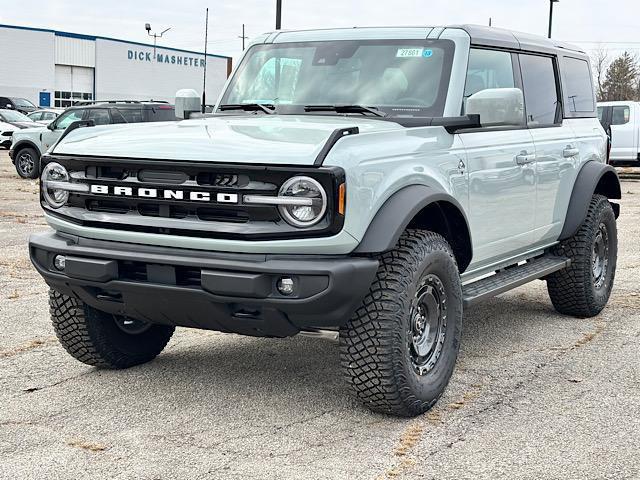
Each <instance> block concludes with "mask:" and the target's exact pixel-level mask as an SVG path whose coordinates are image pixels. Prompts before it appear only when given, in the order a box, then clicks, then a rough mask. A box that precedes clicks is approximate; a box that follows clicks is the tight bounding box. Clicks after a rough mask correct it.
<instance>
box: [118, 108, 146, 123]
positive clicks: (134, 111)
mask: <svg viewBox="0 0 640 480" xmlns="http://www.w3.org/2000/svg"><path fill="white" fill-rule="evenodd" d="M118 112H120V115H122V116H123V117H124V119H125V120H126V121H127V123H140V122H142V110H140V109H139V108H123V109H122V110H118Z"/></svg>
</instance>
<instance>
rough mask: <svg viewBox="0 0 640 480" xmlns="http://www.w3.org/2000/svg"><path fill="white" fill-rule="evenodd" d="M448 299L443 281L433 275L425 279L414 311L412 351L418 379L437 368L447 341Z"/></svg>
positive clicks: (411, 331) (412, 318)
mask: <svg viewBox="0 0 640 480" xmlns="http://www.w3.org/2000/svg"><path fill="white" fill-rule="evenodd" d="M446 326H447V295H446V293H445V289H444V285H443V284H442V281H441V280H440V279H439V278H438V277H437V276H436V275H433V274H429V275H427V276H426V277H424V278H423V279H422V281H421V282H420V285H419V286H418V288H417V290H416V294H415V297H414V300H413V304H412V307H411V314H410V317H409V331H408V349H409V356H410V358H411V364H412V366H413V369H414V371H415V372H416V373H417V374H418V375H426V374H427V373H429V372H430V371H431V370H432V369H433V367H434V366H435V365H436V362H437V361H438V358H439V357H440V354H441V353H442V347H443V344H444V339H445V332H446Z"/></svg>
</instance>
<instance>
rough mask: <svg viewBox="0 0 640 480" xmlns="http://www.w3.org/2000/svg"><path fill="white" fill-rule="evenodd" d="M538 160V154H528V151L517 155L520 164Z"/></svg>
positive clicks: (517, 161)
mask: <svg viewBox="0 0 640 480" xmlns="http://www.w3.org/2000/svg"><path fill="white" fill-rule="evenodd" d="M535 161H536V156H535V155H533V154H528V153H527V152H522V153H519V154H518V155H516V163H517V164H518V165H527V164H528V163H533V162H535Z"/></svg>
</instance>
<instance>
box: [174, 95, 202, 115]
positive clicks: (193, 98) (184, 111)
mask: <svg viewBox="0 0 640 480" xmlns="http://www.w3.org/2000/svg"><path fill="white" fill-rule="evenodd" d="M200 108H201V105H200V96H199V95H198V92H196V91H195V90H193V89H191V88H183V89H182V90H178V91H177V92H176V117H177V118H183V119H187V118H189V117H190V116H191V114H192V113H197V112H200Z"/></svg>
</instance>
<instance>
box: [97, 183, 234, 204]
mask: <svg viewBox="0 0 640 480" xmlns="http://www.w3.org/2000/svg"><path fill="white" fill-rule="evenodd" d="M90 191H91V193H95V194H97V195H110V196H114V197H134V198H160V199H163V200H189V201H194V202H212V201H215V202H217V203H238V195H237V194H236V193H215V192H214V193H211V192H202V191H197V190H192V191H185V190H171V189H165V188H148V187H123V186H109V185H91V189H90Z"/></svg>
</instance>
